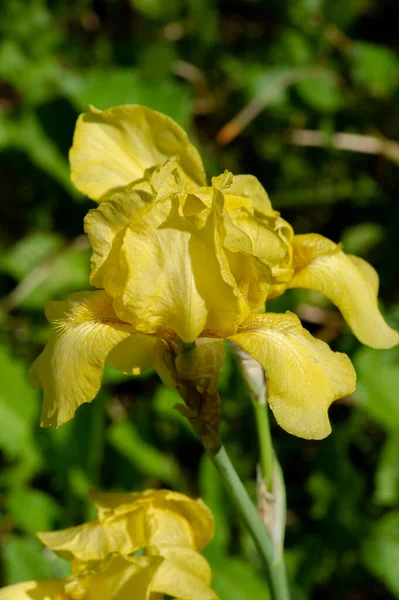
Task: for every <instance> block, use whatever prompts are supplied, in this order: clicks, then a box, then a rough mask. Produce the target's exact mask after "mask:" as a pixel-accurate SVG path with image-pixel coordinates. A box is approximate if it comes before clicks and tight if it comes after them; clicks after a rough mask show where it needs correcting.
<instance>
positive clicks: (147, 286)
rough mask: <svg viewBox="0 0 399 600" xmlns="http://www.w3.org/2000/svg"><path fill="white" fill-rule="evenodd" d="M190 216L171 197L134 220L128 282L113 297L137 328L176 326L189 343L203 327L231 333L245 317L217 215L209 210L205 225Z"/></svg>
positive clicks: (125, 258) (128, 237) (125, 255)
mask: <svg viewBox="0 0 399 600" xmlns="http://www.w3.org/2000/svg"><path fill="white" fill-rule="evenodd" d="M190 218H191V217H190ZM190 218H189V217H181V216H180V215H179V214H178V205H177V199H176V198H173V197H170V198H167V199H166V200H165V201H163V202H158V203H156V204H155V205H154V206H153V207H152V209H151V210H149V211H148V212H146V213H145V214H144V215H142V217H141V218H140V219H137V220H133V221H131V222H130V224H129V225H128V227H127V229H126V233H125V236H124V241H123V245H122V249H121V263H122V268H123V267H124V266H125V267H126V269H127V277H126V282H125V287H124V290H123V293H122V294H121V295H118V296H116V297H115V301H114V307H115V311H116V313H117V315H118V317H119V318H120V319H121V320H123V321H129V322H130V323H132V324H133V325H134V326H135V327H136V329H137V330H138V331H141V332H143V333H149V334H151V333H156V332H158V331H159V330H165V329H167V330H172V331H173V332H175V333H176V334H177V335H178V336H179V337H180V338H181V339H182V340H183V341H184V342H187V343H189V342H192V341H194V340H195V339H196V338H197V337H198V336H199V334H200V333H201V331H202V330H203V329H211V330H212V331H216V332H218V333H219V334H220V335H221V336H223V335H228V334H229V333H232V332H233V331H235V329H236V326H237V324H238V321H239V319H240V312H239V308H238V307H239V301H238V298H237V294H236V290H235V289H234V282H233V281H231V283H229V282H228V279H229V277H230V280H232V277H231V274H230V272H229V271H228V266H223V260H224V261H225V258H224V257H223V256H222V249H221V246H220V242H219V239H218V235H219V234H218V230H217V227H216V223H215V219H216V218H217V217H216V215H215V214H214V213H212V214H210V215H209V218H208V219H207V220H206V223H205V225H204V226H203V227H202V228H200V229H197V227H196V226H195V225H193V223H192V222H191V221H190Z"/></svg>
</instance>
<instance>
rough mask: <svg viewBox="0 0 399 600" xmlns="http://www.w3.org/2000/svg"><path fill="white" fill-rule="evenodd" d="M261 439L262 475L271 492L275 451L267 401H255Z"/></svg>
mask: <svg viewBox="0 0 399 600" xmlns="http://www.w3.org/2000/svg"><path fill="white" fill-rule="evenodd" d="M253 407H254V411H255V419H256V426H257V430H258V439H259V454H260V457H259V462H260V469H261V472H262V477H263V479H264V482H265V483H266V487H267V489H268V491H269V492H272V491H273V462H274V452H273V445H272V438H271V435H270V424H269V413H268V408H267V402H256V401H254V402H253Z"/></svg>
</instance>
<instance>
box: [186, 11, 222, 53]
mask: <svg viewBox="0 0 399 600" xmlns="http://www.w3.org/2000/svg"><path fill="white" fill-rule="evenodd" d="M187 4H188V10H189V14H190V17H191V19H192V23H193V25H194V27H195V28H196V33H197V37H198V38H199V40H200V41H201V42H202V43H203V44H213V43H214V42H215V41H216V39H217V34H218V11H217V4H216V0H187Z"/></svg>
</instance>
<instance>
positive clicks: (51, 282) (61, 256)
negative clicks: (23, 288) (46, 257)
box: [20, 247, 90, 309]
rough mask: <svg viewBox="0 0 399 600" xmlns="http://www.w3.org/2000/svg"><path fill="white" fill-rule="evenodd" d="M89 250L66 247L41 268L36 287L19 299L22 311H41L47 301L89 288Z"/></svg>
mask: <svg viewBox="0 0 399 600" xmlns="http://www.w3.org/2000/svg"><path fill="white" fill-rule="evenodd" d="M89 263H90V250H89V249H86V248H84V249H80V248H72V247H68V248H66V249H65V250H64V251H63V252H60V253H58V254H56V255H54V258H53V259H52V260H51V262H49V263H48V264H46V265H45V266H44V267H43V270H42V272H41V273H39V274H38V279H37V285H36V286H34V288H33V289H32V291H31V292H30V293H28V294H27V296H26V297H24V298H23V299H21V302H20V306H21V307H22V308H24V309H43V306H44V304H45V302H47V300H54V299H56V298H64V297H65V296H67V295H68V294H70V293H71V292H74V291H80V290H84V289H87V288H88V287H89V285H90V284H89Z"/></svg>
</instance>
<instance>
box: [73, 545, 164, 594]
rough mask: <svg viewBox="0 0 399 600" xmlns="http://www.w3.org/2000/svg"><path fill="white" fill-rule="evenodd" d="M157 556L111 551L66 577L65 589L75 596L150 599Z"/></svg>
mask: <svg viewBox="0 0 399 600" xmlns="http://www.w3.org/2000/svg"><path fill="white" fill-rule="evenodd" d="M162 562H163V560H162V558H160V557H156V556H154V557H144V556H143V557H128V556H122V555H121V554H113V555H111V556H109V557H107V559H105V560H104V561H102V562H100V563H94V564H91V565H89V566H88V567H87V568H86V569H85V570H83V571H82V572H81V573H80V574H79V575H78V576H77V577H71V578H69V582H68V583H66V586H65V589H66V591H67V592H68V595H69V597H70V598H71V599H72V598H73V599H76V600H78V599H79V600H80V599H81V600H131V599H132V598H134V599H135V600H149V598H150V597H152V596H151V591H152V588H153V584H154V576H155V573H156V571H157V570H158V569H159V567H160V565H161V564H162Z"/></svg>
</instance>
